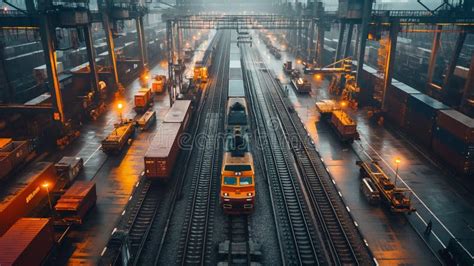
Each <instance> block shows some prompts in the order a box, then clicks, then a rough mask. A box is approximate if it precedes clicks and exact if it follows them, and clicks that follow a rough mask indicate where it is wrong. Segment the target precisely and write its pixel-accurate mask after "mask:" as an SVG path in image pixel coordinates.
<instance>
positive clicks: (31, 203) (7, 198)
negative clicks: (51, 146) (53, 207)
mask: <svg viewBox="0 0 474 266" xmlns="http://www.w3.org/2000/svg"><path fill="white" fill-rule="evenodd" d="M56 181H57V175H56V170H55V168H54V165H53V164H52V163H47V162H40V163H36V164H34V165H33V167H31V168H30V169H28V173H25V174H24V175H21V176H19V177H17V178H16V179H15V180H14V181H12V182H11V183H8V184H5V186H2V187H1V188H0V235H2V234H3V233H5V232H6V231H7V230H8V228H10V226H12V225H13V224H14V223H15V222H16V221H17V220H18V219H20V218H21V217H24V216H26V215H28V213H30V212H31V211H32V210H33V209H34V208H35V207H37V206H38V204H39V202H40V201H41V200H43V199H45V198H46V196H47V195H48V194H47V192H46V189H45V188H43V187H42V185H43V184H44V183H45V182H47V183H48V185H49V189H50V191H51V190H52V189H53V188H54V186H55V185H56Z"/></svg>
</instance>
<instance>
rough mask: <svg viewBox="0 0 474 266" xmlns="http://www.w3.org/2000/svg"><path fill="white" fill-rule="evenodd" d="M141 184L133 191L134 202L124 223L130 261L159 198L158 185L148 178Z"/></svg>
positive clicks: (151, 217) (138, 252) (138, 251)
mask: <svg viewBox="0 0 474 266" xmlns="http://www.w3.org/2000/svg"><path fill="white" fill-rule="evenodd" d="M142 182H144V183H143V185H142V187H141V188H140V190H139V191H138V193H135V195H134V196H135V197H138V198H137V199H136V204H135V206H134V207H133V208H132V210H131V213H130V214H129V219H128V221H127V223H126V225H125V229H126V230H128V239H129V248H130V255H131V259H132V261H136V260H137V258H138V256H139V254H140V252H141V249H142V248H143V243H144V241H145V239H146V237H147V235H148V232H149V230H150V224H152V223H153V221H154V220H155V217H156V213H157V205H158V202H159V200H160V194H161V191H160V189H159V187H158V185H157V184H156V183H155V184H153V183H152V182H151V181H150V180H147V179H144V180H143V181H142Z"/></svg>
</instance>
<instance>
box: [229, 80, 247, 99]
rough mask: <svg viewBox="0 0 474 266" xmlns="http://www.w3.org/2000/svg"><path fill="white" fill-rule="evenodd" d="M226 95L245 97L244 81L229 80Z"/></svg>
mask: <svg viewBox="0 0 474 266" xmlns="http://www.w3.org/2000/svg"><path fill="white" fill-rule="evenodd" d="M228 97H229V98H231V97H245V88H244V81H243V80H241V79H236V80H229V91H228Z"/></svg>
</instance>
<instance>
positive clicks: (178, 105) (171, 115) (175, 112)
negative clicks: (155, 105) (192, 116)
mask: <svg viewBox="0 0 474 266" xmlns="http://www.w3.org/2000/svg"><path fill="white" fill-rule="evenodd" d="M190 106H191V101H190V100H176V101H175V102H174V104H173V106H172V107H171V108H170V109H169V110H168V112H167V113H166V115H165V118H164V120H163V122H165V123H182V122H183V121H184V120H185V118H186V114H187V113H188V111H189V108H190Z"/></svg>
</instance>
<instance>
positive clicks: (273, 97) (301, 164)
mask: <svg viewBox="0 0 474 266" xmlns="http://www.w3.org/2000/svg"><path fill="white" fill-rule="evenodd" d="M253 58H255V59H258V61H259V62H261V63H260V66H261V67H262V66H263V67H264V69H266V71H261V72H260V73H261V76H262V77H263V78H262V80H263V81H264V82H265V85H264V86H263V87H265V88H266V89H265V97H266V98H267V100H268V101H269V102H270V104H271V105H272V106H273V107H274V111H275V113H277V114H278V117H279V121H280V123H281V125H282V128H283V129H284V131H285V135H286V136H287V139H288V140H289V145H290V147H291V150H292V153H293V156H294V158H295V161H296V163H297V166H298V170H299V172H300V173H301V177H302V181H303V184H304V187H305V188H306V191H307V195H308V198H309V202H310V205H311V207H312V209H313V210H314V211H315V213H316V215H317V218H318V221H319V222H318V224H319V228H320V230H321V231H322V232H323V233H324V235H325V243H326V248H327V250H328V251H329V254H330V257H331V261H330V264H337V265H343V264H351V265H359V264H367V263H369V264H370V263H372V260H371V258H370V255H369V253H368V251H367V247H366V246H365V244H364V242H363V241H362V238H361V237H360V234H359V232H358V231H357V228H356V227H355V225H354V223H353V221H352V218H351V217H350V215H349V214H348V213H347V210H346V208H345V205H344V204H343V202H342V200H341V199H340V197H339V195H338V193H337V190H336V189H335V187H334V186H333V184H332V182H331V178H330V176H329V174H328V172H327V170H326V168H325V166H324V164H323V163H322V161H321V158H320V157H319V155H318V154H317V152H316V150H315V148H314V145H313V142H312V140H311V138H310V137H309V136H308V133H307V131H306V129H305V128H304V126H303V125H302V123H301V122H300V121H299V117H298V114H297V113H296V112H294V111H292V112H291V111H289V110H291V104H290V103H287V102H285V98H284V97H283V95H282V89H281V85H280V84H279V83H278V82H277V81H276V80H275V78H274V75H272V74H271V73H270V72H269V70H268V68H267V66H266V65H265V63H264V62H263V60H262V58H261V56H260V54H258V52H257V51H255V50H254V51H253Z"/></svg>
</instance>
